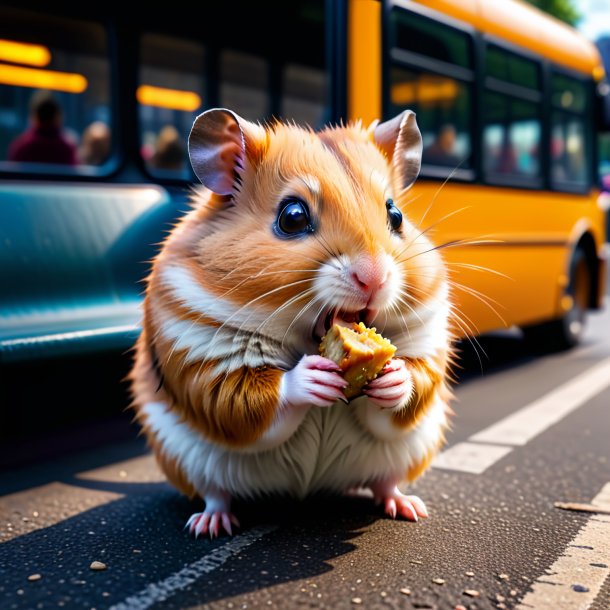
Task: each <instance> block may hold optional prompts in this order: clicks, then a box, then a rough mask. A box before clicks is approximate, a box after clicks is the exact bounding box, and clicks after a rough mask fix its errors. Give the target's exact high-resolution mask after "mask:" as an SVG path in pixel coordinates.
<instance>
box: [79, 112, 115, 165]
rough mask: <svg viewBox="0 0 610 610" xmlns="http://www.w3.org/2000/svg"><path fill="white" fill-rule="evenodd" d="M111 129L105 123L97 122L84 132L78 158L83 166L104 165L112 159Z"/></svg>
mask: <svg viewBox="0 0 610 610" xmlns="http://www.w3.org/2000/svg"><path fill="white" fill-rule="evenodd" d="M110 142H111V136H110V128H109V127H108V125H106V123H104V122H103V121H95V122H93V123H91V125H89V126H88V127H87V128H86V129H85V131H83V137H82V141H81V146H80V150H79V151H78V156H79V159H80V162H81V163H82V164H83V165H103V164H104V163H106V161H108V157H110Z"/></svg>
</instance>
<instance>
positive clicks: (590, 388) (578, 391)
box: [432, 358, 610, 474]
mask: <svg viewBox="0 0 610 610" xmlns="http://www.w3.org/2000/svg"><path fill="white" fill-rule="evenodd" d="M609 386H610V358H606V359H604V360H602V361H601V362H598V363H597V364H596V365H594V366H593V367H591V368H590V369H588V370H587V371H585V372H584V373H581V374H580V375H578V376H577V377H575V378H574V379H571V380H570V381H568V382H566V383H564V384H563V385H561V386H559V387H558V388H556V389H555V390H553V391H551V392H549V393H548V394H546V395H545V396H542V397H541V398H539V399H538V400H535V401H534V402H532V403H531V404H529V405H527V406H525V407H523V408H522V409H519V410H518V411H515V412H514V413H512V414H511V415H509V416H508V417H505V418H503V419H501V420H500V421H498V422H496V423H495V424H492V425H491V426H489V427H488V428H485V429H483V430H481V431H480V432H477V433H476V434H473V435H472V436H471V437H470V438H469V439H468V441H467V442H464V443H458V444H457V445H454V446H452V447H449V448H448V449H447V450H446V451H443V453H441V454H440V455H439V456H437V458H436V459H435V460H434V462H433V463H432V466H433V467H434V468H441V469H443V470H455V471H458V472H468V473H473V474H481V473H482V472H485V470H487V469H488V468H489V467H491V466H493V465H494V464H495V463H496V462H497V461H498V460H500V459H502V458H503V457H505V456H506V455H508V453H510V452H511V451H512V449H513V448H514V447H519V446H523V445H525V444H526V443H528V442H529V441H531V440H532V439H533V438H535V437H536V436H538V435H539V434H542V432H544V431H545V430H547V429H548V428H550V427H551V426H552V425H554V424H556V423H557V422H559V421H560V420H562V419H563V418H564V417H566V416H567V415H569V414H570V413H572V412H573V411H575V410H576V409H578V408H579V407H582V406H583V405H584V404H586V403H587V402H588V401H589V400H590V399H591V398H593V397H594V396H596V395H597V394H599V393H600V392H602V391H603V390H605V389H606V388H607V387H609ZM477 447H480V448H479V449H477Z"/></svg>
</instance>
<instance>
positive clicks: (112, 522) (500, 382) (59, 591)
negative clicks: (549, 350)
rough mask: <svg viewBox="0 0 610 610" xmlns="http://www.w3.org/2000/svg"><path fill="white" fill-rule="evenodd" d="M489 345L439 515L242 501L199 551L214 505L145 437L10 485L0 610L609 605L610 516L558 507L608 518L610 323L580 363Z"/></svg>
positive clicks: (461, 410) (0, 552)
mask: <svg viewBox="0 0 610 610" xmlns="http://www.w3.org/2000/svg"><path fill="white" fill-rule="evenodd" d="M481 344H482V347H483V348H484V350H485V351H486V352H487V355H488V357H487V358H486V357H485V356H482V360H483V363H482V367H481V366H480V365H479V363H478V361H477V358H476V357H475V356H474V354H473V353H472V350H469V349H468V348H466V352H465V358H464V359H465V370H464V371H463V372H462V373H461V378H460V383H459V385H458V386H457V388H456V395H457V402H456V403H455V411H456V415H455V417H454V419H453V431H452V432H451V433H450V435H449V444H448V446H447V448H446V449H445V451H444V453H443V454H442V456H441V457H440V458H439V460H438V461H437V462H436V464H435V467H434V468H432V469H431V470H430V471H429V472H428V473H427V474H426V475H425V476H424V477H423V478H422V479H421V480H420V481H418V482H417V484H416V486H415V493H417V494H418V495H420V496H421V497H422V498H423V499H425V501H426V503H427V505H428V508H429V511H430V513H431V516H430V518H429V519H427V520H422V521H420V522H419V523H406V522H402V521H392V520H390V519H387V518H384V517H383V516H382V514H381V512H380V510H379V509H378V508H377V507H375V506H374V505H373V503H372V501H371V500H370V499H368V498H314V499H311V500H308V501H307V502H304V503H296V502H288V501H279V500H276V501H269V502H266V503H259V504H256V505H251V504H242V505H238V506H237V507H236V512H237V514H238V516H239V518H240V519H241V521H242V526H243V527H242V529H241V531H240V532H239V533H238V534H237V535H236V536H235V537H234V538H228V537H224V538H221V539H218V540H214V541H210V540H207V539H199V540H195V539H192V538H190V537H189V536H188V534H187V533H186V532H185V531H184V530H183V526H184V523H185V522H186V520H187V518H188V516H189V515H190V514H191V513H192V512H194V511H196V510H199V506H200V505H199V503H197V502H190V501H189V500H187V499H185V498H182V497H181V496H180V495H178V494H177V493H176V492H175V491H173V489H172V488H170V487H169V486H168V485H167V484H166V483H165V482H164V481H163V478H162V476H161V475H160V474H159V472H158V471H157V470H156V468H155V466H154V463H153V461H152V459H151V458H150V456H148V455H147V454H146V450H145V447H144V444H143V441H142V439H141V438H140V439H137V438H134V439H130V440H129V441H127V442H121V443H114V444H107V445H106V446H104V447H102V448H95V449H94V450H90V451H81V452H79V453H78V454H74V453H72V454H70V455H66V456H64V457H62V458H58V459H57V458H56V459H54V460H52V461H51V460H48V461H44V463H37V464H35V465H31V466H29V467H27V468H22V469H12V470H11V471H10V472H5V473H4V474H2V475H0V489H1V490H2V497H1V499H0V543H1V544H0V608H1V609H2V610H12V609H15V610H17V609H19V610H21V609H27V610H30V609H33V610H34V609H36V610H37V609H46V608H54V609H56V608H66V609H72V608H75V609H85V610H89V609H96V610H104V609H108V608H112V609H113V610H127V609H141V610H144V609H147V608H152V609H158V608H213V609H216V608H218V609H220V608H279V609H284V608H286V609H291V608H333V609H334V608H339V609H340V608H346V609H347V608H350V609H351V608H358V607H362V608H373V609H375V608H379V609H392V608H429V609H434V608H437V609H439V610H444V609H454V608H456V607H458V608H459V607H460V605H461V606H463V607H464V608H469V609H475V608H476V609H487V608H520V609H523V610H525V609H526V608H527V609H532V608H534V609H553V610H554V609H562V608H565V609H570V610H572V609H574V608H587V607H591V608H593V609H594V610H608V609H610V578H609V577H608V574H609V565H610V515H605V514H603V512H580V511H578V512H577V511H573V510H562V509H559V508H557V507H555V503H556V502H564V503H574V502H575V503H581V504H586V505H591V503H593V505H594V510H595V511H597V510H599V509H603V507H604V506H606V507H608V506H610V486H608V484H609V482H610V311H608V310H606V311H605V312H604V313H598V314H594V315H593V316H592V317H591V318H590V324H589V326H588V332H587V335H586V338H585V341H584V344H583V345H582V346H581V347H579V348H577V349H575V350H572V351H570V352H565V353H561V354H554V355H546V356H541V355H535V354H532V353H529V352H528V351H527V349H526V347H525V346H524V343H523V342H522V341H521V339H520V338H519V337H518V336H516V335H512V334H510V333H507V334H505V335H504V336H496V337H488V338H485V339H482V340H481ZM90 433H91V434H92V438H93V436H94V435H95V431H91V432H90ZM81 434H82V435H84V436H83V437H82V438H81V439H80V440H81V444H86V442H87V434H88V432H87V431H86V430H85V431H82V432H81ZM604 486H606V487H605V489H604ZM595 507H597V508H595ZM92 562H101V563H103V564H104V565H105V569H101V570H93V569H91V567H90V566H91V564H92Z"/></svg>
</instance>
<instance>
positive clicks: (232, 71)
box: [220, 50, 271, 121]
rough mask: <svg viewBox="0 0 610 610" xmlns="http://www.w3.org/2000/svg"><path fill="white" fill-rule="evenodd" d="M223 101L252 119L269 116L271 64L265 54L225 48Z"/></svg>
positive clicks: (221, 72) (221, 70)
mask: <svg viewBox="0 0 610 610" xmlns="http://www.w3.org/2000/svg"><path fill="white" fill-rule="evenodd" d="M220 79H221V80H220V105H221V106H222V107H224V108H230V109H231V110H234V111H235V112H237V114H239V115H241V116H242V117H244V119H248V120H250V121H257V120H262V119H264V118H266V117H267V116H269V115H270V114H271V113H270V104H269V90H268V89H269V64H268V62H267V61H266V60H265V59H263V58H262V57H257V56H256V55H250V54H248V53H240V52H237V51H230V50H225V51H222V53H221V57H220Z"/></svg>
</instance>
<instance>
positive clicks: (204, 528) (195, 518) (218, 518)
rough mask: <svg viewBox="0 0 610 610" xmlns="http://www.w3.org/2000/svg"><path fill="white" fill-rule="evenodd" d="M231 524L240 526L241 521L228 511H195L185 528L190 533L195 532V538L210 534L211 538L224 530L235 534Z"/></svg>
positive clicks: (230, 534)
mask: <svg viewBox="0 0 610 610" xmlns="http://www.w3.org/2000/svg"><path fill="white" fill-rule="evenodd" d="M231 524H233V525H235V526H236V527H239V521H238V520H237V518H236V517H235V516H234V515H232V514H231V513H228V512H220V511H216V512H207V511H204V512H202V513H194V514H193V515H191V517H190V519H189V520H188V521H187V522H186V525H185V526H184V529H187V528H188V530H189V534H191V535H192V534H194V535H195V538H199V536H200V535H202V534H203V535H204V536H205V535H206V534H209V536H210V538H211V539H214V538H217V537H218V536H220V535H221V534H222V533H223V531H224V532H226V533H227V534H229V536H232V535H233V528H232V526H231Z"/></svg>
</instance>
